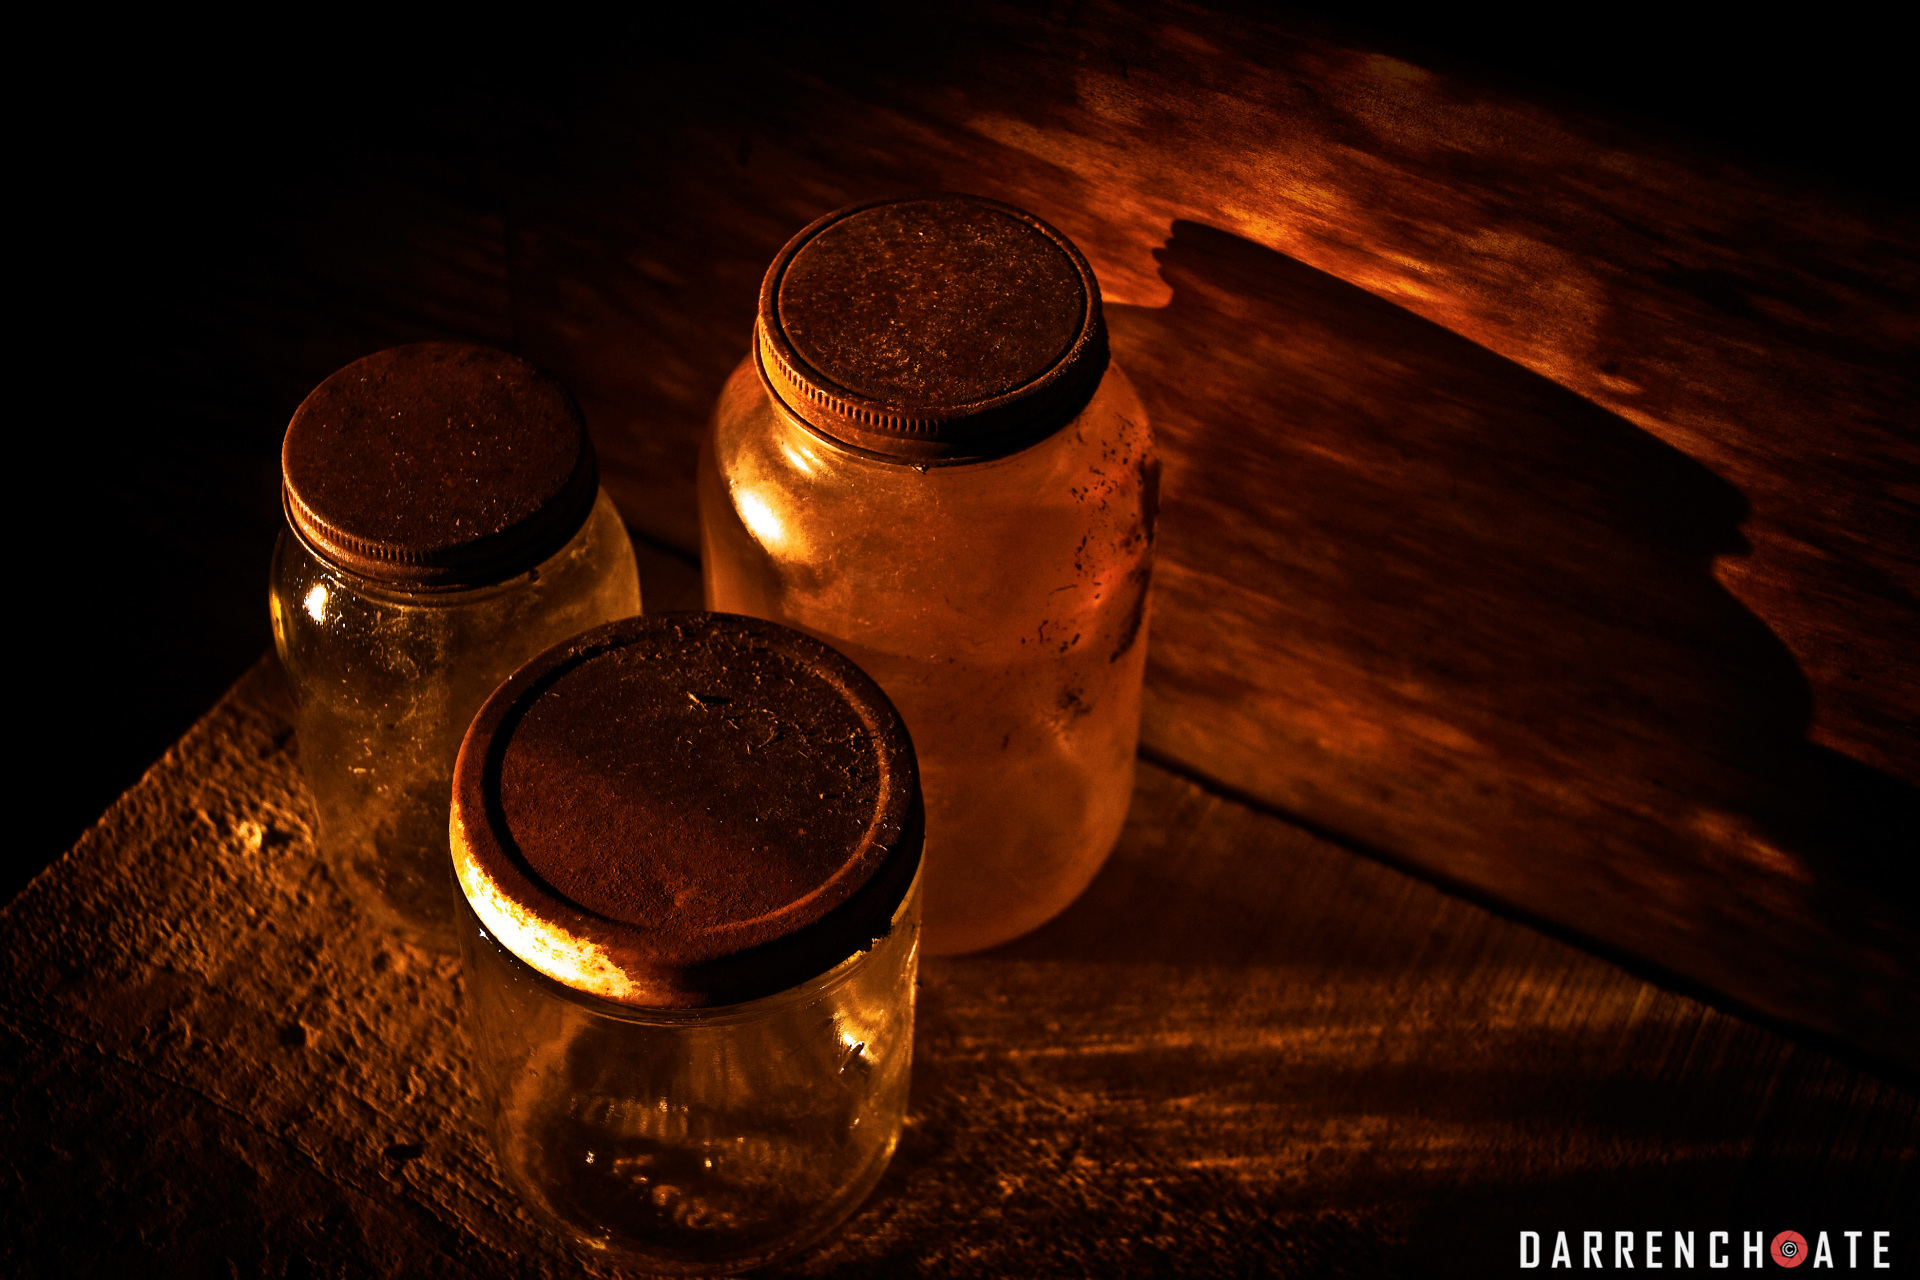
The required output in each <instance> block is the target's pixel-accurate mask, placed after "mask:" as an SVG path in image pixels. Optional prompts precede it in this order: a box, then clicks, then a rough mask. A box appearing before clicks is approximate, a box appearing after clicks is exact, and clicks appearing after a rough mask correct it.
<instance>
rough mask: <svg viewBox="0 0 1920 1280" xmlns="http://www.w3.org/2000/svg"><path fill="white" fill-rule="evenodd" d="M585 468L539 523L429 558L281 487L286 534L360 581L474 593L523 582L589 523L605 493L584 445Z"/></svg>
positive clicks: (533, 520) (571, 479)
mask: <svg viewBox="0 0 1920 1280" xmlns="http://www.w3.org/2000/svg"><path fill="white" fill-rule="evenodd" d="M581 450H582V454H581V465H580V466H578V467H577V468H575V470H574V473H573V475H572V476H570V477H569V478H568V480H567V487H566V488H565V489H563V490H561V492H560V493H559V494H557V495H555V497H554V499H553V500H552V501H551V502H549V503H547V504H546V505H545V506H543V507H541V508H540V510H539V511H538V512H537V513H535V514H534V516H533V517H532V518H531V519H529V520H526V521H524V522H522V523H521V524H518V525H515V526H514V527H513V528H511V529H506V530H503V531H501V532H500V533H496V534H490V535H488V536H486V537H484V538H478V539H475V540H474V541H472V542H467V543H461V544H459V545H457V546H453V547H448V548H444V549H438V550H435V551H433V552H431V553H421V552H417V551H412V550H410V549H407V548H404V547H394V546H390V545H387V544H383V543H378V542H370V541H367V540H366V539H363V538H356V537H354V536H353V535H352V534H350V533H347V532H345V531H344V530H342V529H338V528H335V527H334V526H332V525H329V524H328V523H327V522H326V521H325V520H323V519H321V518H320V516H319V515H318V514H316V513H315V512H314V511H313V510H311V509H310V508H309V507H307V506H306V504H305V503H303V502H301V501H300V498H299V496H298V495H297V494H295V493H294V492H293V490H292V488H291V487H290V486H288V485H287V484H285V483H282V484H281V486H280V506H281V509H282V511H284V512H285V513H286V518H287V527H288V529H290V530H291V531H292V532H293V534H294V536H295V537H296V538H298V539H299V540H300V545H301V546H303V547H305V548H306V549H307V550H308V552H310V553H311V554H312V555H313V556H314V558H315V559H317V560H319V561H321V562H322V563H323V564H329V565H332V566H333V567H334V568H336V569H339V570H341V571H342V572H345V573H350V574H353V575H355V576H356V577H361V578H366V579H368V580H370V581H373V582H378V583H381V584H383V585H386V586H391V587H398V588H400V589H402V590H403V591H415V592H422V593H435V592H445V591H471V590H473V589H474V588H477V587H486V586H492V585H494V584H496V583H500V582H505V581H506V580H507V579H509V578H514V577H518V576H519V575H520V574H523V573H525V572H527V571H528V570H529V569H533V568H535V567H537V566H538V565H539V564H540V563H541V562H542V561H544V560H546V559H547V558H548V557H550V556H552V555H554V554H555V553H556V552H558V551H559V550H560V549H561V548H562V547H564V546H566V545H567V543H568V542H570V541H572V540H573V536H574V535H575V534H577V533H579V532H580V530H581V528H582V527H583V526H585V524H586V523H587V517H588V516H590V515H591V514H593V504H594V502H595V501H596V500H597V499H598V497H599V493H600V468H599V465H598V462H597V460H596V458H595V456H594V452H593V444H592V442H591V441H588V440H586V439H585V438H584V434H583V437H582V443H581Z"/></svg>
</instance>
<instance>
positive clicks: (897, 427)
mask: <svg viewBox="0 0 1920 1280" xmlns="http://www.w3.org/2000/svg"><path fill="white" fill-rule="evenodd" d="M754 347H755V353H756V356H757V359H758V362H759V366H760V374H761V377H762V378H763V379H764V380H765V382H766V385H767V388H768V390H769V391H770V392H771V393H772V394H773V396H774V398H775V400H776V401H777V402H779V403H780V404H782V405H784V406H785V407H786V409H787V410H788V412H790V413H792V414H793V415H795V416H796V417H798V418H799V419H800V420H801V421H802V422H804V423H806V424H807V425H808V426H809V427H811V428H813V430H814V431H816V432H817V433H819V434H821V435H824V436H826V437H828V438H829V439H832V440H834V441H836V442H838V443H840V444H844V445H849V446H852V447H854V448H856V449H859V450H861V451H864V452H867V453H871V454H876V455H879V456H882V457H886V458H889V459H893V460H897V461H902V462H911V463H918V464H946V463H956V462H972V461H979V460H982V459H985V458H992V457H999V456H1001V455H1004V454H1008V453H1012V452H1014V451H1015V450H1017V449H1022V448H1025V447H1026V446H1027V445H1030V444H1033V443H1034V442H1036V441H1038V440H1040V439H1043V438H1044V437H1046V436H1048V435H1050V434H1052V433H1053V432H1054V431H1056V430H1058V429H1059V428H1060V427H1062V426H1064V425H1066V423H1068V422H1069V421H1071V420H1072V419H1073V417H1074V415H1075V414H1077V413H1079V412H1080V410H1081V409H1083V408H1084V407H1085V406H1086V403H1087V401H1088V400H1089V399H1091V398H1092V396H1093V393H1094V390H1095V388H1096V387H1097V386H1098V385H1099V382H1100V377H1101V375H1102V374H1103V373H1105V372H1106V367H1107V329H1106V320H1105V318H1104V316H1103V314H1102V311H1101V307H1100V287H1099V284H1098V283H1097V282H1096V281H1095V280H1094V277H1093V269H1092V268H1091V267H1089V266H1088V265H1087V260H1086V259H1085V258H1084V257H1082V256H1081V254H1080V251H1079V250H1078V249H1076V248H1074V246H1073V244H1072V242H1071V241H1069V240H1068V239H1067V238H1066V237H1065V236H1063V235H1061V234H1060V233H1059V232H1058V231H1055V230H1054V229H1053V228H1052V227H1050V226H1048V225H1047V224H1046V223H1044V222H1042V221H1041V220H1040V219H1038V218H1036V217H1034V216H1033V215H1032V214H1030V213H1025V212H1023V211H1021V210H1019V209H1016V208H1014V207H1013V206H1011V205H1006V204H1001V203H999V202H998V201H994V200H985V199H981V198H980V197H977V196H961V195H922V196H911V197H907V198H904V199H892V200H879V201H871V202H868V203H866V204H857V205H852V206H850V207H848V208H845V209H841V210H839V211H838V212H836V213H830V214H828V215H827V216H826V217H824V218H821V219H820V220H819V221H817V222H815V223H813V224H812V225H811V226H809V227H807V228H806V229H805V230H803V231H801V232H800V234H798V235H796V236H795V237H794V238H793V239H792V240H790V241H788V242H787V246H786V247H785V248H784V249H782V250H781V251H780V253H779V256H777V257H776V258H775V259H774V260H773V265H772V266H771V267H769V268H768V269H767V274H766V278H765V280H764V281H763V282H762V283H761V286H760V318H759V321H758V323H757V325H756V327H755V343H754Z"/></svg>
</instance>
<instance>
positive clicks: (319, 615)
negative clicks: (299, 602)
mask: <svg viewBox="0 0 1920 1280" xmlns="http://www.w3.org/2000/svg"><path fill="white" fill-rule="evenodd" d="M306 606H307V616H308V617H310V618H312V619H313V620H314V621H315V622H325V621H326V620H327V587H326V584H325V583H316V584H314V588H313V590H311V591H309V592H307V599H306Z"/></svg>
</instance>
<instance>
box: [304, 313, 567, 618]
mask: <svg viewBox="0 0 1920 1280" xmlns="http://www.w3.org/2000/svg"><path fill="white" fill-rule="evenodd" d="M280 476H281V495H282V502H283V505H284V506H285V508H286V513H287V523H288V524H289V525H290V526H291V527H292V528H293V530H294V532H295V533H296V534H298V535H299V536H300V538H301V539H302V540H303V541H304V542H305V543H306V545H307V547H308V548H309V549H310V550H312V551H313V552H314V554H315V555H317V556H319V557H320V558H322V559H323V560H326V561H328V562H330V563H332V564H334V565H336V566H338V567H339V568H342V569H345V570H347V571H348V572H350V573H355V574H359V575H360V576H362V577H365V578H370V579H373V580H374V581H376V582H383V583H388V584H391V585H394V586H399V587H404V588H409V589H415V590H445V589H450V588H456V587H467V586H480V585H484V584H486V583H490V582H500V581H503V580H504V579H507V578H510V577H512V576H514V575H515V574H517V573H522V572H525V571H526V570H528V569H531V568H533V567H534V566H535V565H537V564H539V563H540V562H541V561H542V560H544V559H546V558H547V557H548V556H550V555H552V554H553V553H554V552H556V551H558V550H559V549H560V548H561V547H563V546H565V545H566V543H567V540H568V539H570V538H571V537H573V535H574V534H575V533H576V532H578V531H579V529H580V526H581V525H582V524H583V523H585V522H586V518H587V515H588V514H589V513H590V512H591V511H592V510H593V503H594V497H595V495H596V493H597V492H598V489H599V483H600V481H599V469H598V466H597V464H596V462H595V459H594V452H593V444H592V442H591V441H590V440H588V438H587V426H586V419H585V418H584V417H583V416H582V415H581V413H580V407H579V405H577V404H575V403H574V399H573V397H572V396H571V395H569V394H568V393H567V389H566V388H565V387H563V386H561V385H560V383H559V382H558V381H556V380H555V379H554V378H552V377H550V376H549V375H547V374H545V373H543V372H541V371H540V370H539V369H536V368H535V367H534V366H533V365H531V364H528V363H527V362H526V361H525V360H522V359H520V358H519V357H518V356H511V355H508V354H507V353H506V352H504V351H495V350H493V349H492V348H490V347H480V346H473V345H470V344H466V343H455V342H421V343H415V344H413V345H411V346H405V347H394V348H392V349H391V350H388V351H381V352H377V353H376V354H374V355H370V356H368V357H366V358H365V359H364V360H356V361H354V362H353V363H352V364H350V365H348V366H347V367H346V368H344V369H342V370H340V371H339V372H338V373H336V374H334V375H333V376H332V377H330V378H328V379H327V380H326V381H325V382H323V383H321V384H320V385H319V386H318V387H315V388H314V389H313V392H312V394H310V395H309V396H308V397H307V398H306V399H305V400H304V401H302V402H301V405H300V407H299V408H298V409H297V410H295V411H294V415H293V421H292V422H291V423H289V424H288V426H287V437H286V441H285V443H284V444H283V445H282V446H281V450H280Z"/></svg>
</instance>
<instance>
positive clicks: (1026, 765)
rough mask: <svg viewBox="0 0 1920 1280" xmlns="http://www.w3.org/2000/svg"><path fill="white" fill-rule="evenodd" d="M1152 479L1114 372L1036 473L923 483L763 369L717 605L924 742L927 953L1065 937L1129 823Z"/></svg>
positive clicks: (712, 431)
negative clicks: (834, 428)
mask: <svg viewBox="0 0 1920 1280" xmlns="http://www.w3.org/2000/svg"><path fill="white" fill-rule="evenodd" d="M1157 490H1158V461H1157V458H1156V455H1155V453H1154V447H1153V438H1152V434H1151V432H1150V430H1149V428H1148V425H1147V418H1146V414H1145V411H1144V410H1143V409H1142V407H1141V405H1140V401H1139V398H1138V396H1137V395H1136V394H1135V392H1134V390H1133V387H1132V385H1131V384H1130V383H1129V382H1128V381H1127V379H1126V376H1125V375H1124V374H1123V373H1121V372H1120V370H1119V369H1118V368H1117V367H1111V366H1110V367H1109V369H1108V371H1107V374H1106V377H1105V378H1104V380H1103V381H1102V382H1101V384H1100V387H1099V389H1098V391H1097V392H1096V393H1095V395H1094V397H1093V399H1092V401H1091V402H1090V403H1089V404H1088V405H1087V407H1086V408H1085V409H1084V410H1083V411H1082V412H1081V413H1080V415H1079V416H1078V417H1077V418H1075V419H1074V420H1073V421H1072V422H1070V423H1068V424H1067V425H1066V426H1065V427H1063V428H1061V429H1060V430H1059V431H1058V432H1056V433H1055V434H1054V435H1052V436H1050V437H1048V438H1047V439H1046V440H1043V441H1041V442H1040V443H1038V444H1035V445H1033V446H1031V447H1029V448H1027V449H1025V450H1022V451H1021V452H1019V453H1015V454H1012V455H1010V456H1007V457H1004V458H997V459H993V460H991V461H986V462H974V463H967V464H962V465H955V466H930V467H924V468H923V467H919V466H915V465H911V464H905V463H899V462H891V461H885V460H880V459H876V458H873V457H869V456H866V455H863V454H860V453H856V452H854V451H852V450H849V449H846V448H843V447H840V446H837V445H835V444H833V443H831V442H829V441H826V440H823V439H822V438H821V437H819V436H818V435H815V434H814V433H813V432H811V431H810V430H808V429H807V428H806V427H805V426H803V425H801V424H800V423H798V422H797V421H795V420H794V419H793V418H792V417H790V416H789V415H788V414H787V413H785V412H784V411H782V410H781V409H779V408H778V407H777V406H776V405H775V404H774V403H773V401H772V400H771V399H770V397H769V396H768V395H767V392H766V390H765V388H764V386H763V384H762V383H761V381H760V379H759V376H758V373H757V371H756V370H755V368H754V365H753V360H752V358H751V357H749V358H748V360H747V361H746V362H744V363H743V364H742V365H741V366H740V368H739V369H737V370H735V371H734V375H733V377H732V378H731V379H730V380H729V381H728V383H727V386H726V388H725V390H724V391H723V392H722V393H721V398H720V403H719V406H718V407H717V408H716V410H715V413H714V418H713V421H712V423H711V425H710V427H709V429H708V432H707V435H706V439H705V441H704V444H703V447H702V450H701V459H700V471H699V497H700V523H701V561H702V566H703V571H704V573H705V577H706V591H707V607H708V608H710V609H714V610H720V611H725V612H732V613H745V614H751V615H755V616H757V617H762V618H769V619H772V620H774V621H777V622H782V623H785V624H786V625H788V626H791V627H795V628H797V629H799V630H801V631H805V632H808V633H810V634H812V635H814V636H817V637H819V638H820V639H822V640H825V641H827V642H828V643H829V644H832V645H833V646H834V647H836V648H838V649H839V650H840V651H841V652H843V653H845V654H846V655H847V656H848V657H850V658H852V659H853V660H854V661H855V662H857V663H859V664H860V665H861V666H862V667H863V668H865V669H866V671H867V672H868V673H869V674H870V675H872V676H873V678H874V679H875V680H876V681H878V682H879V684H880V687H881V688H882V689H884V690H885V691H886V693H887V696H888V697H889V698H891V699H892V700H893V703H894V705H895V706H896V707H898V708H899V710H900V713H901V715H902V717H904V719H905V720H906V723H907V728H908V730H909V732H911V733H912V735H913V743H914V749H915V751H916V753H917V754H918V756H919V760H920V778H921V786H922V788H923V790H924V793H925V796H926V806H927V843H926V869H925V872H924V876H925V879H926V945H927V950H928V951H929V952H930V953H933V954H951V953H955V952H962V951H971V950H975V949H978V948H981V947H988V946H992V945H994V944H995V943H998V942H1003V941H1006V940H1007V939H1009V938H1013V937H1016V936H1018V935H1019V934H1022V933H1025V932H1027V931H1028V930H1030V929H1033V928H1035V927H1037V926H1038V925H1040V924H1042V923H1044V922H1045V921H1046V920H1048V919H1050V918H1052V917H1053V916H1054V915H1055V914H1057V913H1058V912H1059V911H1061V910H1062V909H1063V908H1064V907H1065V906H1066V905H1067V904H1068V903H1069V902H1071V901H1072V900H1073V899H1074V898H1075V897H1076V896H1078V895H1079V893H1080V892H1081V890H1083V889H1084V888H1086V886H1087V884H1088V883H1089V882H1090V881H1091V880H1092V879H1093V876H1094V874H1095V873H1096V872H1097V871H1098V870H1099V869H1100V866H1101V864H1102V862H1104V861H1105V859H1106V856H1107V853H1108V852H1109V851H1110V850H1111V849H1112V847H1113V844H1114V841H1115V840H1116V839H1117V838H1118V837H1119V833H1120V828H1121V825H1122V824H1123V823H1124V821H1125V819H1126V813H1127V805H1128V802H1129V800H1130V799H1131V796H1132V792H1133V762H1134V751H1135V747H1136V745H1137V740H1138V736H1139V722H1140V687H1141V679H1142V676H1143V673H1144V666H1145V661H1146V623H1147V613H1148V604H1149V590H1150V585H1151V575H1152V538H1153V520H1154V516H1155V514H1156V512H1155V506H1156V503H1157V500H1158V497H1157Z"/></svg>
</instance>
